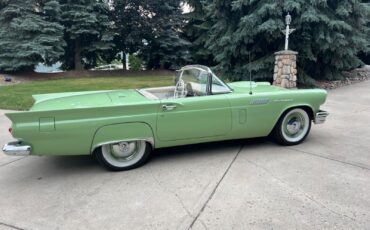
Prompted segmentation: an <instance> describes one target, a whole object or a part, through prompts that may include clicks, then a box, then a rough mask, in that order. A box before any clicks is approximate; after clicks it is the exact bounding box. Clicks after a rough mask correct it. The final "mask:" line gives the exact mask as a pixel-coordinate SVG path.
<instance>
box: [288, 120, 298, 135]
mask: <svg viewBox="0 0 370 230" xmlns="http://www.w3.org/2000/svg"><path fill="white" fill-rule="evenodd" d="M301 126H302V125H301V122H299V121H294V120H290V121H289V122H288V124H287V127H286V128H287V130H288V132H289V133H290V134H292V135H294V134H297V133H298V132H299V130H300V129H301Z"/></svg>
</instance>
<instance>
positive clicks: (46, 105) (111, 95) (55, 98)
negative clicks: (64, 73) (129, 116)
mask: <svg viewBox="0 0 370 230" xmlns="http://www.w3.org/2000/svg"><path fill="white" fill-rule="evenodd" d="M32 97H33V98H34V100H35V104H34V105H33V106H32V108H31V109H30V111H45V110H63V109H81V108H92V107H107V106H115V105H124V104H135V103H140V102H142V101H147V100H148V99H146V98H145V97H144V96H142V95H141V94H139V93H138V92H137V91H136V90H107V91H85V92H70V93H52V94H39V95H33V96H32Z"/></svg>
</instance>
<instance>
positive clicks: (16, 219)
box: [0, 81, 370, 230]
mask: <svg viewBox="0 0 370 230" xmlns="http://www.w3.org/2000/svg"><path fill="white" fill-rule="evenodd" d="M369 90H370V81H367V82H364V83H358V84H355V85H352V86H348V87H344V88H340V89H337V90H333V91H330V92H329V98H328V101H327V103H326V104H325V106H324V109H326V110H328V111H330V112H331V115H330V117H329V118H328V121H327V123H326V124H324V125H319V126H313V128H312V131H311V134H310V135H309V137H308V138H307V140H306V141H305V142H304V143H303V144H301V145H299V146H294V147H281V146H278V145H276V144H275V143H273V142H270V141H269V140H267V139H258V140H240V141H230V142H219V143H212V144H201V145H194V146H185V147H177V148H170V149H164V150H159V151H156V152H155V153H154V156H153V159H152V161H151V162H150V163H149V164H147V165H145V166H144V167H142V168H139V169H136V170H132V171H127V172H120V173H112V172H107V171H105V170H103V169H102V168H101V167H100V166H99V165H98V164H97V163H95V162H94V161H93V160H92V159H90V158H89V157H27V158H19V157H18V158H14V157H7V156H5V155H3V154H1V156H0V229H1V228H4V229H48V230H50V229H89V230H92V229H251V228H253V229H334V228H336V229H366V228H367V229H369V227H370V93H369V92H370V91H369ZM8 126H9V122H8V121H7V120H6V118H5V117H4V116H3V112H1V114H0V128H1V131H0V138H1V139H0V142H1V143H0V144H4V143H5V142H7V141H9V140H11V137H10V135H9V134H8V133H7V128H8Z"/></svg>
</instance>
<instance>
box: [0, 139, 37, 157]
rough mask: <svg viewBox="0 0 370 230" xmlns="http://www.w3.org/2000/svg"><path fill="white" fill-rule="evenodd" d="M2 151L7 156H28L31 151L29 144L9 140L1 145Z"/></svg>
mask: <svg viewBox="0 0 370 230" xmlns="http://www.w3.org/2000/svg"><path fill="white" fill-rule="evenodd" d="M3 152H4V153H5V154H6V155H9V156H28V155H30V153H31V146H29V145H22V143H21V142H19V141H15V142H9V143H8V144H5V145H4V147H3Z"/></svg>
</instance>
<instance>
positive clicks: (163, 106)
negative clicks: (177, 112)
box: [162, 105, 176, 111]
mask: <svg viewBox="0 0 370 230" xmlns="http://www.w3.org/2000/svg"><path fill="white" fill-rule="evenodd" d="M162 109H163V110H164V111H171V110H174V109H176V105H162Z"/></svg>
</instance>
